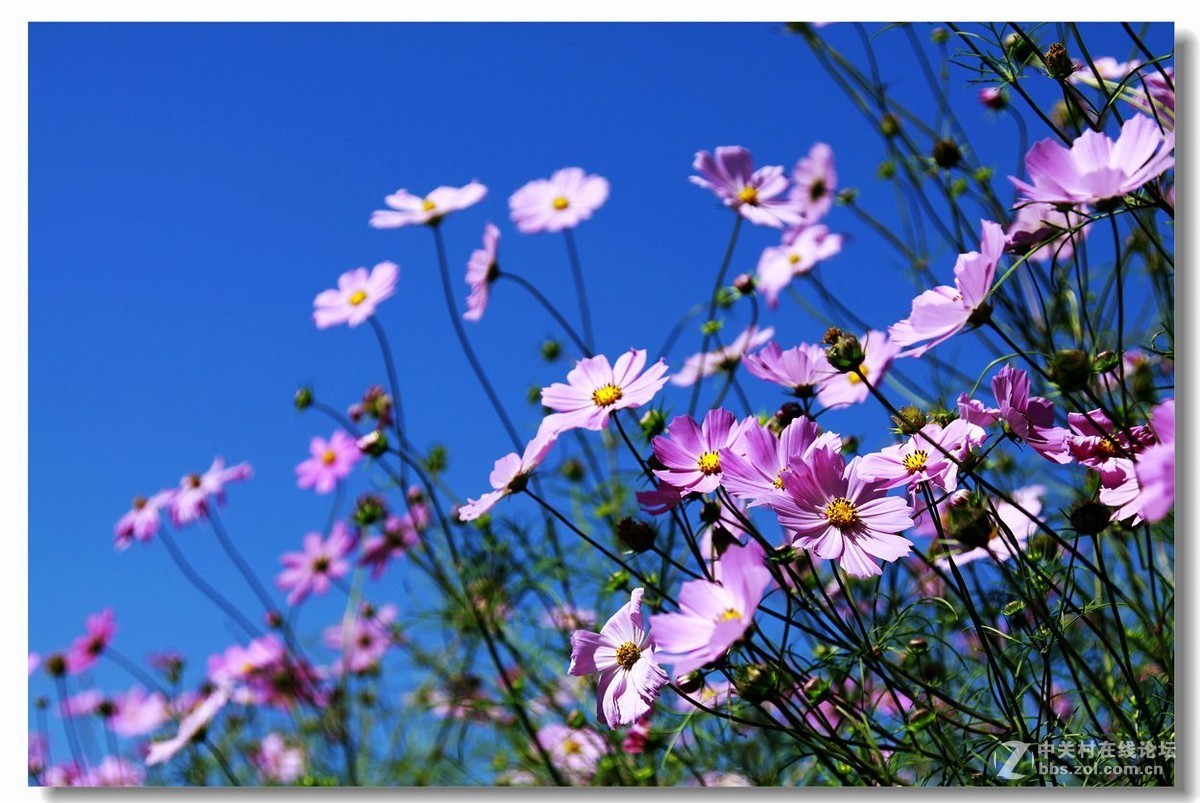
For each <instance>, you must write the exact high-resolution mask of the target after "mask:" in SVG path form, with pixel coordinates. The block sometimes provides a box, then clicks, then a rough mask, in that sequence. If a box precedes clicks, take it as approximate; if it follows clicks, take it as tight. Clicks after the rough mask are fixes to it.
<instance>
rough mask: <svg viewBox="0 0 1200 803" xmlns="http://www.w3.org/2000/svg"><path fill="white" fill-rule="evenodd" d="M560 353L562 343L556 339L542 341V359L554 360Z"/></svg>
mask: <svg viewBox="0 0 1200 803" xmlns="http://www.w3.org/2000/svg"><path fill="white" fill-rule="evenodd" d="M561 354H562V343H560V342H559V341H557V340H547V341H545V342H543V343H542V359H543V360H545V361H546V362H554V361H555V360H557V359H558V358H559V356H560V355H561Z"/></svg>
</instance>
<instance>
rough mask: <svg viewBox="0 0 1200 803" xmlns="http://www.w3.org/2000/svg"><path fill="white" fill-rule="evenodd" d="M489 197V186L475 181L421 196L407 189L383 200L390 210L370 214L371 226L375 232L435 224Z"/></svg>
mask: <svg viewBox="0 0 1200 803" xmlns="http://www.w3.org/2000/svg"><path fill="white" fill-rule="evenodd" d="M485 195H487V187H485V186H483V185H482V184H480V183H479V182H478V181H472V182H471V183H470V184H467V185H466V186H465V187H438V188H436V189H434V190H433V191H431V192H430V193H429V194H428V195H426V196H424V197H422V196H420V195H413V194H412V193H410V192H409V191H408V190H396V192H395V193H393V194H392V195H389V196H387V197H386V198H384V199H383V202H384V203H385V204H387V205H388V206H389V207H390V208H389V209H376V210H375V211H374V212H372V213H371V226H372V227H374V228H376V229H398V228H400V227H401V226H420V225H425V224H429V225H435V224H437V223H440V222H441V220H442V218H443V217H445V216H446V215H448V214H450V213H451V212H459V211H461V210H463V209H466V208H468V207H471V206H474V205H475V204H477V203H479V202H480V201H482V200H483V196H485Z"/></svg>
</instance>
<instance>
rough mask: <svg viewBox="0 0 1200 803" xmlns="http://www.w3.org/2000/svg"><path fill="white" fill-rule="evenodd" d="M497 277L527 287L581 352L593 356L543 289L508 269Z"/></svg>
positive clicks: (527, 290) (586, 355)
mask: <svg viewBox="0 0 1200 803" xmlns="http://www.w3.org/2000/svg"><path fill="white" fill-rule="evenodd" d="M496 278H497V280H499V279H508V280H509V281H510V282H513V283H514V284H516V285H517V286H519V287H523V288H525V291H526V292H528V293H529V294H530V295H531V296H533V298H534V300H535V301H537V302H538V303H539V304H541V305H542V307H543V308H544V309H545V310H546V312H548V313H550V317H551V318H553V319H554V320H555V322H556V323H557V324H558V325H559V326H561V327H562V329H563V331H564V332H566V333H567V337H569V338H571V340H572V342H574V343H575V345H576V346H577V347H578V348H579V350H580V351H581V352H583V355H584V356H585V357H591V356H592V350H591V348H589V347H588V344H587V343H585V342H584V340H583V338H581V337H580V336H579V333H578V332H576V331H575V329H574V327H572V326H571V324H570V323H568V322H567V319H566V318H564V317H563V316H562V313H561V312H559V311H558V308H557V307H555V306H554V304H553V303H551V301H550V299H548V298H546V297H545V296H544V295H542V291H541V290H538V289H537V287H535V286H534V285H533V284H532V283H530V282H529V281H528V280H527V279H525V278H523V277H521V276H518V275H517V274H515V273H508V272H507V271H502V272H501V273H500V275H499V276H497V277H496Z"/></svg>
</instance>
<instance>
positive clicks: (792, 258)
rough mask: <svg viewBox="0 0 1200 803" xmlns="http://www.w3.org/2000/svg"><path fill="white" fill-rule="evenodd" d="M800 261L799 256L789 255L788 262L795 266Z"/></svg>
mask: <svg viewBox="0 0 1200 803" xmlns="http://www.w3.org/2000/svg"><path fill="white" fill-rule="evenodd" d="M799 261H800V255H799V254H788V262H791V263H792V264H793V265H795V264H796V263H797V262H799Z"/></svg>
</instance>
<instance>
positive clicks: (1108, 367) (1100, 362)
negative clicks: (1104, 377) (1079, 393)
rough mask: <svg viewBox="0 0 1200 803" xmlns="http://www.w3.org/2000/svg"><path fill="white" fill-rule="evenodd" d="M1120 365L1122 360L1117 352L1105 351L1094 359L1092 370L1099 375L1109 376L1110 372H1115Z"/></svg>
mask: <svg viewBox="0 0 1200 803" xmlns="http://www.w3.org/2000/svg"><path fill="white" fill-rule="evenodd" d="M1120 363H1121V358H1120V357H1119V356H1117V353H1116V352H1115V351H1113V350H1112V349H1105V350H1104V351H1101V352H1099V353H1098V354H1097V355H1096V356H1095V357H1094V358H1093V359H1092V370H1093V371H1095V372H1096V373H1098V374H1107V373H1108V372H1109V371H1113V370H1115V369H1116V367H1117V366H1118V365H1120Z"/></svg>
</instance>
